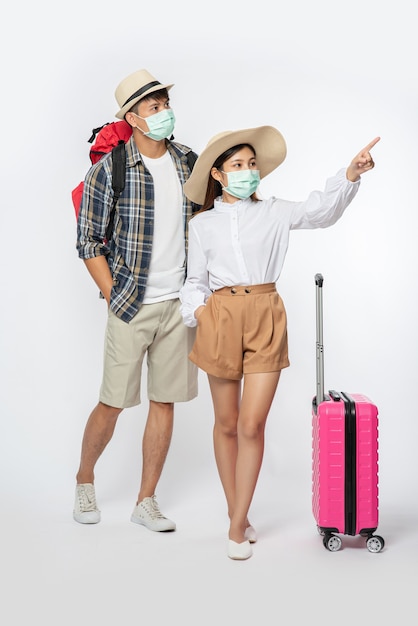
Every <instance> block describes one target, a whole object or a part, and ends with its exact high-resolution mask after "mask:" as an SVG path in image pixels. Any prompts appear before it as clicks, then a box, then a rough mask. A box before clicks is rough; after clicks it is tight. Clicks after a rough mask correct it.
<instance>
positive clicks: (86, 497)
mask: <svg viewBox="0 0 418 626" xmlns="http://www.w3.org/2000/svg"><path fill="white" fill-rule="evenodd" d="M77 496H78V503H79V506H80V511H82V512H88V511H96V510H97V504H96V494H95V491H94V487H90V486H86V485H80V486H79V487H78V489H77Z"/></svg>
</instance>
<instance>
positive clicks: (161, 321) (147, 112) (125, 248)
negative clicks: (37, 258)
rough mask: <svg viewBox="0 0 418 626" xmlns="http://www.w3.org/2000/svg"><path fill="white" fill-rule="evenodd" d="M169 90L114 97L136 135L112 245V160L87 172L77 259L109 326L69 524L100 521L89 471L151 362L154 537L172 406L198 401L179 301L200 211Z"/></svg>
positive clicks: (150, 86) (168, 526)
mask: <svg viewBox="0 0 418 626" xmlns="http://www.w3.org/2000/svg"><path fill="white" fill-rule="evenodd" d="M172 86H173V85H172V84H171V85H163V84H161V83H160V82H159V81H158V80H156V79H155V78H154V77H153V76H152V75H151V74H150V73H149V72H148V71H147V70H139V71H137V72H135V73H133V74H130V75H129V76H128V77H127V78H125V79H124V80H123V81H122V82H121V83H120V84H119V85H118V87H117V88H116V91H115V97H116V100H117V103H118V105H119V108H120V110H119V111H118V112H117V113H116V117H117V118H119V119H122V120H123V119H125V121H126V122H127V123H128V124H129V125H130V126H131V127H132V136H131V138H130V139H129V140H128V141H127V143H126V183H125V188H124V191H123V192H122V194H121V196H120V198H119V200H118V203H117V209H116V216H115V221H114V228H113V235H112V236H111V237H110V240H109V242H106V239H105V233H106V227H107V225H108V222H109V213H110V208H111V205H112V198H113V191H112V185H111V182H112V153H109V154H107V155H105V156H104V157H103V158H102V159H101V160H100V161H99V162H98V163H96V164H95V165H93V166H92V167H91V168H90V170H89V172H88V173H87V175H86V178H85V181H84V191H83V199H82V203H81V207H80V214H79V217H78V222H77V250H78V254H79V257H80V258H82V259H83V260H84V262H85V264H86V267H87V269H88V271H89V273H90V275H91V276H92V278H93V280H94V282H95V283H96V285H97V286H98V288H99V289H100V293H101V294H102V296H103V298H104V299H105V300H106V302H107V304H108V321H107V327H106V335H105V348H104V365H103V378H102V384H101V388H100V395H99V401H98V404H97V405H96V407H95V408H94V409H93V411H92V413H91V414H90V417H89V419H88V421H87V424H86V427H85V430H84V436H83V441H82V447H81V459H80V466H79V469H78V472H77V486H76V496H75V504H74V511H73V517H74V519H75V520H76V521H77V522H80V523H81V524H95V523H97V522H99V521H100V516H101V513H100V510H99V508H98V505H97V501H96V495H95V488H94V468H95V465H96V463H97V461H98V459H99V457H100V455H101V454H102V452H103V451H104V449H105V448H106V446H107V444H108V443H109V441H110V440H111V438H112V436H113V433H114V429H115V426H116V422H117V419H118V417H119V415H120V413H121V412H122V410H123V409H124V408H127V407H132V406H136V405H138V404H140V402H141V369H142V361H143V359H144V356H145V354H147V364H148V376H147V377H148V399H149V409H148V417H147V421H146V425H145V429H144V435H143V441H142V455H143V456H142V477H141V484H140V488H139V493H138V497H137V500H136V504H135V507H134V510H133V513H132V516H131V521H132V522H135V523H138V524H143V525H144V526H146V527H147V528H148V529H149V530H153V531H172V530H175V528H176V525H175V523H174V522H173V521H172V520H170V519H168V518H167V517H165V516H164V515H163V514H162V513H161V511H160V509H159V506H158V503H157V500H156V497H155V490H156V487H157V483H158V481H159V479H160V476H161V473H162V469H163V466H164V462H165V460H166V457H167V453H168V450H169V446H170V441H171V436H172V431H173V419H174V403H175V402H185V401H189V400H191V399H193V398H195V397H196V396H197V368H196V366H194V365H193V364H192V363H191V362H190V361H189V359H188V354H189V352H190V350H191V347H192V345H193V340H194V334H193V333H191V332H190V331H191V329H190V328H187V327H186V326H185V325H184V324H183V321H182V317H181V315H180V311H179V300H178V295H179V290H180V288H181V286H182V285H183V282H184V278H185V266H186V254H187V232H188V221H189V219H190V217H191V215H192V213H193V211H194V210H195V209H196V208H197V207H196V205H193V204H192V203H191V202H190V201H189V200H188V199H187V198H186V197H185V196H184V194H183V189H182V187H183V183H184V182H185V181H186V180H187V178H188V176H189V174H190V167H189V165H188V158H187V156H186V155H187V153H189V152H190V148H188V147H186V146H184V145H182V144H179V143H175V142H173V141H172V140H171V139H172V132H173V128H174V123H175V118H174V114H173V111H172V109H171V107H170V100H169V94H168V91H169V89H171V87H172ZM169 138H171V139H169Z"/></svg>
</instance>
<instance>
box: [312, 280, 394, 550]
mask: <svg viewBox="0 0 418 626" xmlns="http://www.w3.org/2000/svg"><path fill="white" fill-rule="evenodd" d="M323 280H324V279H323V277H322V275H321V274H316V275H315V285H316V333H317V338H316V339H317V340H316V378H317V380H316V382H317V388H316V396H315V397H314V399H313V402H312V512H313V515H314V518H315V521H316V524H317V529H318V532H319V533H320V535H321V536H322V537H323V543H324V546H325V547H326V548H327V549H328V550H330V551H331V552H336V551H337V550H339V549H340V548H341V545H342V540H341V538H340V537H339V536H338V534H343V535H361V536H362V537H365V538H366V545H367V548H368V550H369V551H370V552H380V551H381V550H382V549H383V547H384V540H383V538H382V537H380V536H378V535H375V534H374V532H375V531H376V529H377V526H378V517H379V513H378V505H379V500H378V410H377V407H376V405H375V404H374V403H373V402H372V401H371V400H370V399H369V398H368V397H367V396H364V395H362V394H358V393H352V394H349V393H345V392H338V391H332V390H330V391H329V392H328V393H327V394H325V391H324V361H323V354H324V349H323V306H322V289H323Z"/></svg>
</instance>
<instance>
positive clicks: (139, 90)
mask: <svg viewBox="0 0 418 626" xmlns="http://www.w3.org/2000/svg"><path fill="white" fill-rule="evenodd" d="M156 85H161V83H159V82H158V80H154V81H153V82H152V83H148V84H147V85H144V87H141V89H138V91H135V93H133V94H132V96H129V98H128V99H127V100H126V102H125V104H123V105H122V106H121V109H123V107H125V106H126V105H127V104H128V102H130V101H131V100H133V99H134V98H138V96H142V94H143V93H145V92H146V91H148V89H151V87H155V86H156ZM161 87H162V85H161Z"/></svg>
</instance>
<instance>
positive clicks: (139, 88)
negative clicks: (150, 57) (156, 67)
mask: <svg viewBox="0 0 418 626" xmlns="http://www.w3.org/2000/svg"><path fill="white" fill-rule="evenodd" d="M172 86H173V85H162V84H161V83H160V82H159V81H158V80H156V79H155V78H154V76H152V75H151V74H150V73H149V72H147V70H138V71H137V72H134V73H133V74H130V75H129V76H127V77H126V78H124V79H123V80H122V82H120V83H119V85H118V86H117V87H116V90H115V98H116V101H117V103H118V105H119V107H120V110H119V111H118V112H117V113H116V117H118V118H119V119H121V120H123V119H124V117H125V113H127V112H128V111H129V109H130V108H131V107H133V106H134V104H136V103H137V102H138V100H141V99H142V98H145V96H148V95H149V94H150V93H152V92H153V91H158V90H159V89H171V87H172Z"/></svg>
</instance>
